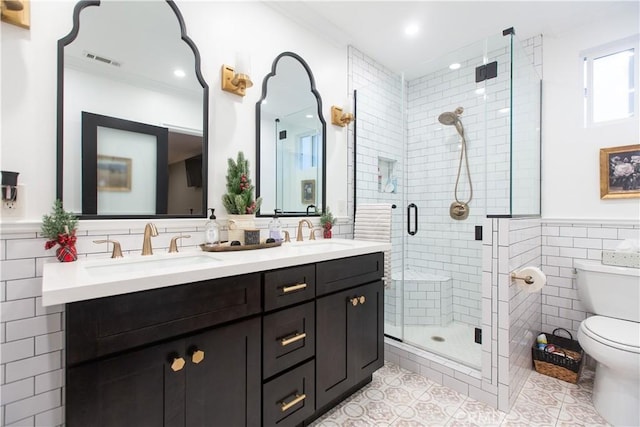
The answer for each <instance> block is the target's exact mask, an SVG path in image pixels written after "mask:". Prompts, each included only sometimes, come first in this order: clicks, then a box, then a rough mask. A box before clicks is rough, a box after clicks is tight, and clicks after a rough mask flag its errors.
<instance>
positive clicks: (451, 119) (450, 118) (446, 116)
mask: <svg viewBox="0 0 640 427" xmlns="http://www.w3.org/2000/svg"><path fill="white" fill-rule="evenodd" d="M458 120H459V119H458V116H457V115H456V114H455V113H452V112H450V111H447V112H446V113H442V114H440V115H439V116H438V121H439V122H440V123H442V124H443V125H445V126H451V125H453V124H455V123H456V122H457V121H458Z"/></svg>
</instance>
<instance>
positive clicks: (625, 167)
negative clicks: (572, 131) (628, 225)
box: [600, 144, 640, 199]
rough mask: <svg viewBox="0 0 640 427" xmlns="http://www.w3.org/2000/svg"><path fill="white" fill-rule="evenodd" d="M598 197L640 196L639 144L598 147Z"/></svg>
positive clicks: (625, 197) (628, 197) (622, 197)
mask: <svg viewBox="0 0 640 427" xmlns="http://www.w3.org/2000/svg"><path fill="white" fill-rule="evenodd" d="M600 198H601V199H630V198H640V144H637V145H623V146H618V147H607V148H601V149H600Z"/></svg>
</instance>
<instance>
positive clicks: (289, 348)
mask: <svg viewBox="0 0 640 427" xmlns="http://www.w3.org/2000/svg"><path fill="white" fill-rule="evenodd" d="M263 325H264V330H263V343H262V346H263V377H264V378H265V379H266V378H269V377H271V376H272V375H275V374H277V373H278V372H280V371H282V370H284V369H286V368H289V367H291V366H293V365H295V364H296V363H299V362H302V361H303V360H305V359H308V358H309V357H312V356H313V355H314V354H315V341H316V339H315V338H316V337H315V330H316V329H315V303H314V302H313V301H312V302H308V303H306V304H304V305H299V306H296V307H291V308H287V309H286V310H282V311H278V312H277V313H273V314H269V315H267V316H265V317H264V323H263Z"/></svg>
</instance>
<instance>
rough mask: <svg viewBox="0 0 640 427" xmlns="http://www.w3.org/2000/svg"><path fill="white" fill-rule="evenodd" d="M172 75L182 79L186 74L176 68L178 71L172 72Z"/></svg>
mask: <svg viewBox="0 0 640 427" xmlns="http://www.w3.org/2000/svg"><path fill="white" fill-rule="evenodd" d="M173 75H174V76H176V77H180V78H182V77H184V76H186V75H187V74H186V73H185V72H184V71H183V70H181V69H179V68H178V69H176V70H174V71H173Z"/></svg>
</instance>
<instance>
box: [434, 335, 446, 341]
mask: <svg viewBox="0 0 640 427" xmlns="http://www.w3.org/2000/svg"><path fill="white" fill-rule="evenodd" d="M431 339H432V340H434V341H437V342H444V338H442V337H439V336H437V335H434V336H432V337H431Z"/></svg>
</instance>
